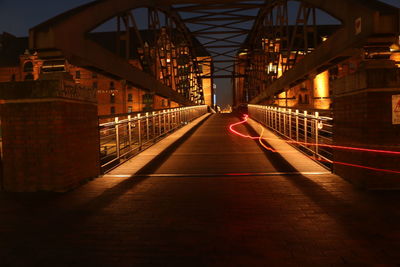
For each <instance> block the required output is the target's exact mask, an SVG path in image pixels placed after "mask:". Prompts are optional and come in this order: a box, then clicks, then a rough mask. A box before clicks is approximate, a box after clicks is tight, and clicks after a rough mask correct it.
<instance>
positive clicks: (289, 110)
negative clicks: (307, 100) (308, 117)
mask: <svg viewBox="0 0 400 267" xmlns="http://www.w3.org/2000/svg"><path fill="white" fill-rule="evenodd" d="M288 113H289V138H290V139H292V110H291V109H290V108H289V109H288Z"/></svg>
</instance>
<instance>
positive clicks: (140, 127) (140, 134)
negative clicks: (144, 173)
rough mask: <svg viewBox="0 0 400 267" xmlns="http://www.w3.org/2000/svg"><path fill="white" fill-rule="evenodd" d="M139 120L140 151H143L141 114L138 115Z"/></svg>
mask: <svg viewBox="0 0 400 267" xmlns="http://www.w3.org/2000/svg"><path fill="white" fill-rule="evenodd" d="M137 120H138V145H139V150H142V120H141V118H140V114H138V115H137Z"/></svg>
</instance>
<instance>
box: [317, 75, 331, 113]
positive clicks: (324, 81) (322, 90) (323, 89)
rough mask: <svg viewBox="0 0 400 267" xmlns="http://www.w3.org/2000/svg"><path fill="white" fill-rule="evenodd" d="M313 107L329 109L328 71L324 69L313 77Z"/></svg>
mask: <svg viewBox="0 0 400 267" xmlns="http://www.w3.org/2000/svg"><path fill="white" fill-rule="evenodd" d="M314 98H315V101H314V108H316V109H329V106H330V99H329V72H328V71H324V72H321V73H320V74H318V75H317V76H316V77H315V79H314Z"/></svg>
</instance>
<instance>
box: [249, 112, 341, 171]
mask: <svg viewBox="0 0 400 267" xmlns="http://www.w3.org/2000/svg"><path fill="white" fill-rule="evenodd" d="M248 112H249V116H250V117H251V118H253V119H255V120H257V121H258V122H260V123H262V124H264V125H265V126H267V127H268V128H270V129H272V130H273V131H275V132H276V133H278V134H279V135H280V136H282V137H284V138H285V139H287V140H288V142H289V143H291V144H293V145H294V146H296V147H297V148H299V149H300V150H301V151H303V152H305V153H306V154H308V155H312V156H313V157H315V158H316V159H318V160H319V161H320V162H321V163H323V164H324V165H325V166H327V167H329V168H332V161H333V151H332V148H331V147H329V146H330V145H332V144H333V141H332V136H333V134H332V133H333V119H332V118H331V117H328V116H321V115H320V114H319V112H314V113H313V114H311V113H309V112H308V111H301V112H300V111H299V110H292V109H290V108H279V107H273V106H262V105H248ZM267 141H268V140H267Z"/></svg>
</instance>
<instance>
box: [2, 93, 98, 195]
mask: <svg viewBox="0 0 400 267" xmlns="http://www.w3.org/2000/svg"><path fill="white" fill-rule="evenodd" d="M0 108H1V109H0V111H1V118H2V122H1V123H2V125H1V127H2V135H3V169H4V170H3V172H4V173H3V176H4V181H3V185H4V189H5V190H6V191H16V192H21V191H25V192H34V191H67V190H69V189H71V188H74V187H77V186H78V185H79V184H81V183H82V182H83V181H85V180H87V179H89V178H93V177H95V176H97V175H98V174H99V137H98V123H97V107H96V105H95V104H89V103H85V102H82V103H79V102H72V101H64V100H61V99H60V100H54V101H51V100H49V102H32V103H7V104H2V105H1V106H0Z"/></svg>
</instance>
